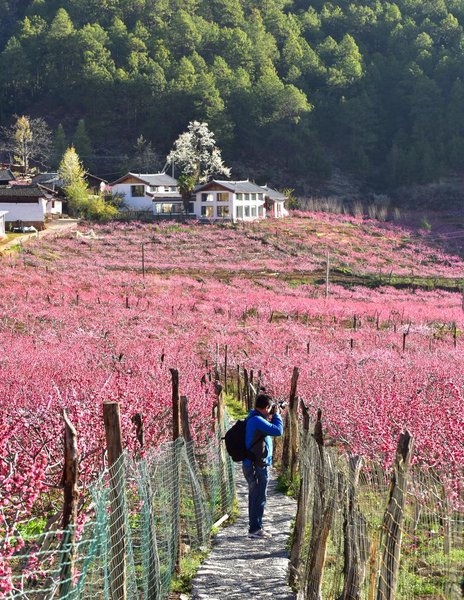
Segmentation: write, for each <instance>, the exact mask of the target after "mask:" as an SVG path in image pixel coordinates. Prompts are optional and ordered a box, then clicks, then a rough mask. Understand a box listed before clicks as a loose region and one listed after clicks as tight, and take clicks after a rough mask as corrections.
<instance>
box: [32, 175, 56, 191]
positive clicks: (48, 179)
mask: <svg viewBox="0 0 464 600" xmlns="http://www.w3.org/2000/svg"><path fill="white" fill-rule="evenodd" d="M32 181H33V183H40V184H42V185H44V186H46V187H48V188H51V189H54V187H55V186H57V187H63V186H64V181H63V180H62V179H61V177H60V176H59V175H58V173H39V174H38V175H35V176H34V177H33V178H32Z"/></svg>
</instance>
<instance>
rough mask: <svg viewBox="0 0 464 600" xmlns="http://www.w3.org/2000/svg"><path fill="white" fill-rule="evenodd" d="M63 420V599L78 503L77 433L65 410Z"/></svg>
mask: <svg viewBox="0 0 464 600" xmlns="http://www.w3.org/2000/svg"><path fill="white" fill-rule="evenodd" d="M63 419H64V469H63V479H62V482H63V492H64V499H63V520H62V524H61V528H62V530H63V532H64V533H63V539H62V540H61V561H60V562H61V568H60V598H65V597H66V596H67V595H68V594H69V593H70V592H71V589H72V584H73V575H74V554H75V550H76V549H75V545H74V541H75V535H76V523H77V502H78V497H79V493H78V489H77V481H78V476H79V473H78V464H79V463H78V451H77V432H76V429H75V428H74V425H73V424H72V423H71V421H70V420H69V418H68V415H67V412H66V410H64V411H63Z"/></svg>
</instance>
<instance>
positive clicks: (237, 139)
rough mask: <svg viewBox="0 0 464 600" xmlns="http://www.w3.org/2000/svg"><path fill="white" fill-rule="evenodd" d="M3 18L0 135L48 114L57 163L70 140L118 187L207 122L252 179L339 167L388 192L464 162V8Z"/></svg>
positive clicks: (121, 9)
mask: <svg viewBox="0 0 464 600" xmlns="http://www.w3.org/2000/svg"><path fill="white" fill-rule="evenodd" d="M0 9H1V12H0V125H3V126H8V125H9V124H10V123H11V121H12V119H13V115H21V114H30V115H31V116H32V117H41V118H43V119H45V121H46V122H47V124H48V126H49V127H50V128H51V129H52V130H53V131H54V132H55V136H56V137H55V153H56V156H57V157H58V155H59V152H60V150H59V149H61V148H64V147H66V142H67V141H68V142H72V143H74V145H75V146H76V149H78V151H79V155H80V156H81V158H82V160H83V162H84V165H85V166H86V167H87V168H90V167H91V168H92V169H93V170H94V171H95V172H96V173H97V174H100V175H101V176H103V177H106V178H109V179H111V178H113V177H114V178H115V177H116V176H117V175H118V174H119V173H118V171H119V172H120V171H122V170H124V169H125V168H126V167H127V161H128V157H131V156H132V157H133V155H134V153H135V152H136V150H137V148H138V151H140V152H142V154H143V152H145V151H149V153H151V154H150V156H152V157H153V156H155V153H156V154H158V156H159V157H164V156H166V154H167V152H168V151H169V149H170V148H171V146H172V143H173V141H174V140H175V139H176V138H177V136H178V135H179V133H180V132H181V131H183V130H185V128H186V126H187V123H188V122H189V121H191V120H194V119H197V120H200V121H207V122H208V123H209V126H210V128H211V129H212V130H213V131H214V132H215V135H216V139H217V141H218V145H219V146H220V147H221V148H222V149H223V155H224V158H225V160H226V162H228V163H229V164H232V165H234V164H237V163H238V164H242V165H244V166H247V173H243V175H246V174H250V175H253V168H254V166H255V165H260V168H261V172H263V170H264V172H266V170H267V172H268V173H269V174H272V173H273V172H274V171H275V170H278V169H281V168H285V169H286V170H287V172H289V173H293V174H295V175H296V176H299V177H302V176H304V177H307V178H308V179H311V178H313V179H314V180H323V179H324V178H326V177H328V176H329V175H330V172H331V168H332V167H333V166H334V165H336V166H338V167H340V168H342V169H344V170H346V171H347V172H351V173H353V174H354V175H355V176H356V177H357V178H359V179H360V180H362V181H364V182H366V184H368V185H369V186H372V187H373V188H375V189H381V190H389V189H392V188H394V187H396V186H399V185H404V184H406V185H407V184H411V183H426V182H429V181H435V180H437V179H438V178H439V177H440V176H442V175H446V174H448V173H449V172H452V171H459V170H460V169H461V165H462V164H463V161H464V33H463V24H464V0H397V1H396V2H393V1H392V2H387V1H384V0H382V1H380V0H364V1H363V2H362V1H359V0H334V1H333V2H325V1H323V0H0ZM76 137H77V140H76ZM140 140H142V142H144V143H145V148H140ZM79 144H80V145H81V147H80V148H79ZM160 163H161V164H160V166H162V165H163V160H162V158H161V159H160ZM235 174H237V173H236V172H235Z"/></svg>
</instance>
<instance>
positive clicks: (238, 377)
mask: <svg viewBox="0 0 464 600" xmlns="http://www.w3.org/2000/svg"><path fill="white" fill-rule="evenodd" d="M241 386H242V380H241V377H240V365H237V400H238V401H239V402H240V404H241V403H242V387H241Z"/></svg>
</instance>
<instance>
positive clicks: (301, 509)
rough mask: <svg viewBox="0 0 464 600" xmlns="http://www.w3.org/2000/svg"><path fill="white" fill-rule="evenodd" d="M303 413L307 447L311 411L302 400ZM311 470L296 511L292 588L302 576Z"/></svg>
mask: <svg viewBox="0 0 464 600" xmlns="http://www.w3.org/2000/svg"><path fill="white" fill-rule="evenodd" d="M300 406H301V411H302V413H303V438H302V446H303V447H306V445H307V444H308V437H309V435H310V434H309V425H310V419H309V411H308V409H307V407H306V405H305V403H304V402H303V400H300ZM308 475H309V470H308V469H307V468H306V469H303V470H302V474H301V481H300V491H299V494H298V506H297V511H296V519H295V527H294V530H293V543H292V548H291V551H290V575H289V582H290V585H291V586H295V585H296V584H297V583H298V581H299V579H300V576H301V572H300V569H301V553H302V548H303V541H304V534H305V530H306V516H307V510H308V509H307V503H308V493H309V481H308Z"/></svg>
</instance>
